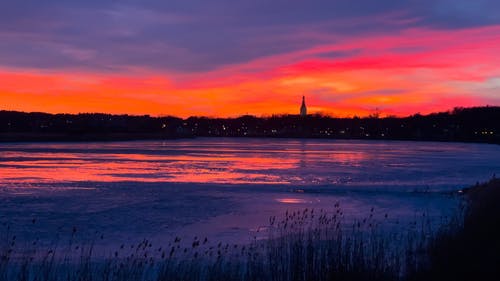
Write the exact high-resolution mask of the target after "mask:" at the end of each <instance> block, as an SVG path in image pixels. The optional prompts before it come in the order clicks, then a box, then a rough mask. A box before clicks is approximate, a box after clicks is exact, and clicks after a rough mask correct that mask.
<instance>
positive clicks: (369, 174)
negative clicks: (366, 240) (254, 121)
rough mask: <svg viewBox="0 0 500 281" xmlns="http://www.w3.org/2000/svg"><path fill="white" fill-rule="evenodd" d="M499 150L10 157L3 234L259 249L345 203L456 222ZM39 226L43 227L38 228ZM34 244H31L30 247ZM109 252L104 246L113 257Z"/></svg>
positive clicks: (46, 152) (347, 144)
mask: <svg viewBox="0 0 500 281" xmlns="http://www.w3.org/2000/svg"><path fill="white" fill-rule="evenodd" d="M498 159H500V146H498V145H488V144H464V143H434V142H398V141H338V140H296V139H244V138H233V139H223V138H209V139H190V140H172V141H134V142H99V143H16V144H1V145H0V203H1V204H0V222H2V223H6V224H9V225H10V227H11V230H10V231H12V232H13V233H17V235H18V237H20V238H19V239H20V240H21V241H23V240H24V241H31V240H33V239H37V238H38V239H40V240H41V241H42V242H45V243H51V242H52V241H59V240H60V239H61V237H69V236H71V234H72V229H73V227H75V228H76V229H77V230H78V231H77V233H76V236H78V237H79V238H80V239H90V240H96V241H97V242H96V243H97V244H99V241H100V236H101V235H103V236H104V237H105V239H103V240H102V241H106V242H102V244H106V245H108V246H109V245H112V246H116V245H114V244H121V243H124V242H129V241H137V240H140V239H142V238H148V239H151V240H152V241H158V243H162V242H165V241H170V240H171V239H172V237H174V236H175V235H179V236H182V237H187V239H192V238H193V237H194V236H198V237H205V236H207V237H209V239H210V240H212V241H214V240H216V241H218V240H220V241H225V242H243V243H244V242H247V241H249V239H252V237H254V236H259V235H260V234H259V233H260V232H257V230H259V229H264V228H265V226H266V224H267V223H268V218H269V217H270V216H274V215H276V216H280V215H282V214H283V213H284V212H285V211H286V210H295V209H303V208H317V209H319V208H323V209H326V210H328V209H330V208H332V207H333V204H334V203H335V202H339V203H340V205H341V207H342V209H343V210H344V213H345V215H346V217H347V218H348V219H355V218H361V217H363V216H366V214H367V212H368V211H369V210H370V209H371V207H374V208H375V210H376V212H375V213H376V214H378V215H380V216H382V215H384V214H386V213H387V214H388V215H389V218H390V219H391V220H392V221H394V222H395V221H408V220H412V219H414V218H415V216H419V215H421V213H422V212H426V213H428V214H429V215H432V216H434V217H440V216H446V215H450V213H451V212H453V211H455V209H456V206H457V200H456V196H455V195H453V194H454V193H456V191H457V190H459V189H461V188H463V187H467V186H470V185H472V184H475V183H476V182H477V181H480V182H481V181H486V180H488V179H489V178H491V177H492V175H493V174H495V173H497V174H498V173H500V161H499V160H498ZM33 220H35V223H33ZM26 243H27V242H26ZM101 246H102V245H101Z"/></svg>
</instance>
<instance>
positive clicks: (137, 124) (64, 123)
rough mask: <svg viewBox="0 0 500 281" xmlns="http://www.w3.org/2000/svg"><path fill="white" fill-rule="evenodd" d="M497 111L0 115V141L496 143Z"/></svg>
mask: <svg viewBox="0 0 500 281" xmlns="http://www.w3.org/2000/svg"><path fill="white" fill-rule="evenodd" d="M498 120H500V107H498V106H497V107H493V106H485V107H471V108H455V109H454V110H453V111H448V112H439V113H433V114H429V115H420V114H415V115H412V116H408V117H391V116H389V117H379V116H377V115H375V116H367V117H362V118H360V117H353V118H338V117H332V116H324V115H319V114H312V115H307V116H300V115H274V116H269V117H256V116H251V115H244V116H240V117H237V118H208V117H189V118H187V119H182V118H177V117H173V116H166V117H151V116H148V115H144V116H135V115H112V114H103V113H82V114H48V113H39V112H32V113H27V112H17V111H0V142H48V141H67V142H74V141H126V140H167V139H184V138H196V137H228V138H233V137H243V138H249V137H256V138H297V139H309V138H310V139H342V140H401V141H438V142H467V143H492V144H500V122H498Z"/></svg>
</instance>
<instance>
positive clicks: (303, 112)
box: [300, 96, 307, 116]
mask: <svg viewBox="0 0 500 281" xmlns="http://www.w3.org/2000/svg"><path fill="white" fill-rule="evenodd" d="M306 115H307V107H306V97H305V96H302V105H301V106H300V116H306Z"/></svg>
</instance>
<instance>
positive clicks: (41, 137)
mask: <svg viewBox="0 0 500 281" xmlns="http://www.w3.org/2000/svg"><path fill="white" fill-rule="evenodd" d="M197 138H230V139H271V140H278V139H296V140H332V141H334V140H346V141H408V142H446V143H475V144H496V145H500V142H499V141H474V140H442V139H410V138H384V139H382V138H331V137H330V138H327V137H314V136H312V137H311V136H306V137H298V136H183V137H173V136H164V135H161V134H116V133H113V134H82V135H68V134H58V133H55V134H30V133H26V134H23V133H13V134H10V133H0V143H47V142H63V143H74V142H121V141H164V140H180V139H197Z"/></svg>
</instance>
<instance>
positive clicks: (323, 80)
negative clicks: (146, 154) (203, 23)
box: [0, 26, 500, 117]
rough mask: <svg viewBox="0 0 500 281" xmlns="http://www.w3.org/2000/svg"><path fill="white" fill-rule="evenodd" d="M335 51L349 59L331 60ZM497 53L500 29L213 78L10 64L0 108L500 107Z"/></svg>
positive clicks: (406, 35)
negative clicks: (495, 87)
mask: <svg viewBox="0 0 500 281" xmlns="http://www.w3.org/2000/svg"><path fill="white" fill-rule="evenodd" d="M325 36H326V35H325ZM350 50H351V51H352V50H358V51H356V52H349V51H350ZM329 52H346V55H345V56H340V57H335V56H333V57H328V53H329ZM499 53H500V26H492V27H483V28H476V29H467V30H455V31H449V30H448V31H445V30H442V31H435V30H434V31H433V30H407V31H406V32H403V33H402V34H398V35H394V36H388V35H378V36H375V35H374V36H371V37H369V38H346V39H345V40H344V41H343V42H342V43H337V44H329V45H323V46H317V47H314V48H312V49H307V50H301V51H297V52H292V53H287V54H280V55H276V56H272V57H265V58H260V59H257V60H254V61H250V62H246V63H242V64H239V65H233V66H228V67H225V68H221V69H217V70H214V71H209V72H205V73H184V74H179V73H175V74H174V73H153V72H148V71H143V72H140V73H128V74H123V73H112V74H109V73H88V72H79V71H70V72H58V71H55V70H54V71H51V72H46V71H45V72H44V71H40V70H31V69H23V70H19V69H18V70H13V69H6V68H4V69H0V104H1V105H2V109H5V110H22V111H43V112H52V113H61V112H67V113H78V112H108V113H127V114H151V115H176V116H181V117H187V116H191V115H207V116H237V115H241V114H246V113H249V114H255V115H269V114H274V113H278V114H280V113H297V111H298V107H299V104H300V101H301V96H302V95H306V96H307V102H308V105H309V107H310V112H322V113H328V114H334V115H338V116H346V115H349V116H352V115H355V114H356V115H366V114H369V113H371V112H373V110H375V109H378V110H380V111H382V113H385V114H396V115H408V114H412V113H415V112H421V113H428V112H432V111H439V110H447V109H450V108H452V107H454V106H473V105H483V104H485V103H490V104H491V102H493V103H500V95H498V98H495V96H494V95H492V90H491V89H490V88H491V87H490V88H488V89H489V90H488V91H484V88H485V85H493V82H491V81H497V80H495V79H498V77H500V57H499V56H498V54H499ZM325 54H326V55H325ZM492 79H493V80H492ZM488 83H489V84H488Z"/></svg>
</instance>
